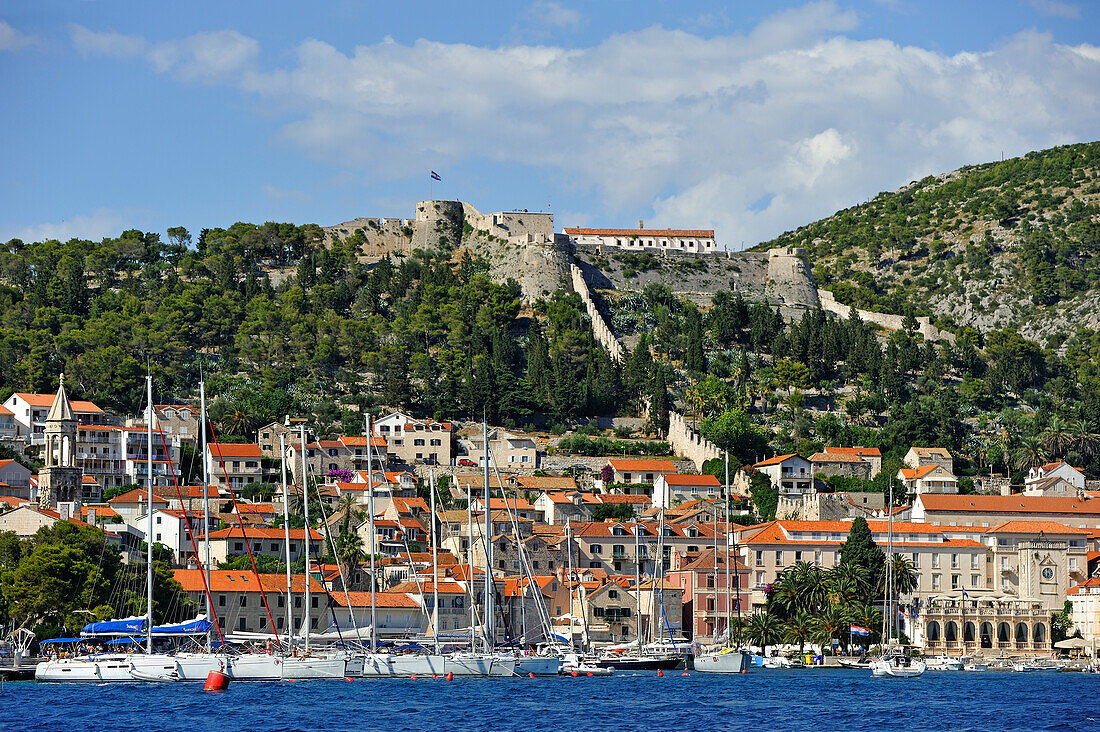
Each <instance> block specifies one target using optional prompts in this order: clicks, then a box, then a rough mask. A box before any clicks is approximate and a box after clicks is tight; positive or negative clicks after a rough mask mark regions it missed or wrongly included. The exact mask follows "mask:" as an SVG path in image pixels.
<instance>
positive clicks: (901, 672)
mask: <svg viewBox="0 0 1100 732" xmlns="http://www.w3.org/2000/svg"><path fill="white" fill-rule="evenodd" d="M926 669H927V666H926V665H925V663H924V661H921V660H920V659H918V658H912V657H910V656H907V655H906V654H904V653H902V652H900V651H898V650H891V651H887V652H886V653H884V654H883V655H882V656H880V657H879V658H876V659H875V660H874V661H872V662H871V674H872V675H873V676H876V677H892V678H912V677H915V676H920V675H921V674H923V673H924V672H925V670H926Z"/></svg>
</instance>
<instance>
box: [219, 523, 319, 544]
mask: <svg viewBox="0 0 1100 732" xmlns="http://www.w3.org/2000/svg"><path fill="white" fill-rule="evenodd" d="M305 536H306V530H305V529H291V530H290V540H291V541H294V540H295V539H298V540H301V539H304V538H305ZM247 537H248V538H249V539H278V540H280V541H282V540H285V539H286V530H285V529H282V528H267V527H259V528H255V529H249V530H248V533H247ZM210 538H211V539H240V538H241V527H240V526H232V527H230V528H228V529H219V530H218V531H212V532H210ZM309 538H310V539H311V540H313V539H316V540H318V541H319V540H321V539H323V538H324V536H323V535H322V534H321V532H319V531H317V530H316V529H310V530H309Z"/></svg>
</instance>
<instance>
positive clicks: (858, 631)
mask: <svg viewBox="0 0 1100 732" xmlns="http://www.w3.org/2000/svg"><path fill="white" fill-rule="evenodd" d="M851 632H852V635H871V630H870V629H869V628H864V627H863V626H862V625H853V626H851Z"/></svg>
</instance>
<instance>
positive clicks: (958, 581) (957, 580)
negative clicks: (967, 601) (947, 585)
mask: <svg viewBox="0 0 1100 732" xmlns="http://www.w3.org/2000/svg"><path fill="white" fill-rule="evenodd" d="M961 586H962V578H961V577H960V576H959V575H957V574H953V575H951V589H953V590H957V589H959V588H960V587H961Z"/></svg>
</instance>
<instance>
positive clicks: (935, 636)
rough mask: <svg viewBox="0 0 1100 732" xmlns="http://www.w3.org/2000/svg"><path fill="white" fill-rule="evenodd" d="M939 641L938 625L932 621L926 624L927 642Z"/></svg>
mask: <svg viewBox="0 0 1100 732" xmlns="http://www.w3.org/2000/svg"><path fill="white" fill-rule="evenodd" d="M939 639H940V624H939V623H937V622H936V621H935V620H933V621H932V622H931V623H929V624H928V640H930V641H938V640H939Z"/></svg>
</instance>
